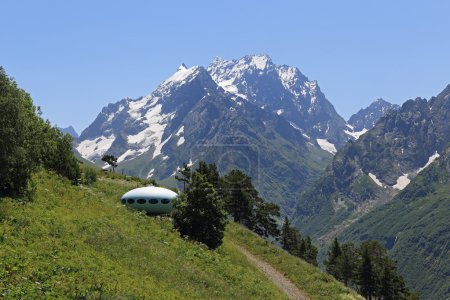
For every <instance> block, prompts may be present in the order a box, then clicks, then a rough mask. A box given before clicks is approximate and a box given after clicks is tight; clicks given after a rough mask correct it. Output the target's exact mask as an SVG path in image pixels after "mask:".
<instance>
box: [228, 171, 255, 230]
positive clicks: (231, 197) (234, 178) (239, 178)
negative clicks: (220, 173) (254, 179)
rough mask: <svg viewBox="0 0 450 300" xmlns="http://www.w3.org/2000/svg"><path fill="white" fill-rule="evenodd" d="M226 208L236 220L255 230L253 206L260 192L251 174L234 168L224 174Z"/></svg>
mask: <svg viewBox="0 0 450 300" xmlns="http://www.w3.org/2000/svg"><path fill="white" fill-rule="evenodd" d="M224 185H225V186H224V189H225V191H224V193H225V203H226V209H227V211H228V212H229V213H230V215H231V216H232V217H233V219H234V221H235V222H237V223H240V224H243V225H245V226H246V227H248V228H249V229H252V230H253V227H254V218H253V208H254V205H255V203H256V201H257V199H258V198H259V197H258V192H257V191H256V189H255V188H254V187H253V185H252V183H251V179H250V177H249V176H247V175H246V174H244V173H243V172H242V171H240V170H232V171H230V173H228V174H227V175H225V176H224Z"/></svg>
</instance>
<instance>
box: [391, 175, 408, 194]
mask: <svg viewBox="0 0 450 300" xmlns="http://www.w3.org/2000/svg"><path fill="white" fill-rule="evenodd" d="M410 182H411V180H410V179H409V178H408V174H403V175H402V176H400V177H399V178H397V183H396V184H395V185H393V186H392V187H393V188H394V189H397V190H400V191H401V190H403V189H404V188H405V187H406V186H407V185H408V184H409V183H410Z"/></svg>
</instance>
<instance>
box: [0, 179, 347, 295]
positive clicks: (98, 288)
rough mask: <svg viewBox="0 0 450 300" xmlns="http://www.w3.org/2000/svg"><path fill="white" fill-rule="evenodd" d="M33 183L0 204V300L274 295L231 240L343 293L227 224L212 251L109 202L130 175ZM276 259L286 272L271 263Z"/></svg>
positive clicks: (165, 223)
mask: <svg viewBox="0 0 450 300" xmlns="http://www.w3.org/2000/svg"><path fill="white" fill-rule="evenodd" d="M35 182H36V183H37V197H36V200H35V201H34V202H33V203H28V204H18V203H17V202H14V203H13V202H11V201H8V200H5V199H3V201H2V203H0V298H3V297H4V298H44V297H45V298H69V297H72V298H73V297H75V296H83V295H85V296H88V297H89V298H93V297H98V296H99V295H100V294H102V295H103V296H104V297H109V296H115V297H121V298H126V299H131V298H133V299H135V298H144V297H145V298H147V299H149V298H151V299H155V298H160V299H161V298H162V299H180V298H222V299H224V298H226V299H230V298H235V299H284V298H285V295H284V294H283V293H282V292H281V291H279V290H278V288H276V287H275V286H274V285H273V284H272V283H271V282H269V281H268V279H266V277H265V276H264V275H263V274H262V273H260V272H259V271H257V270H256V269H255V268H254V267H253V266H252V265H251V264H250V263H249V262H248V261H247V260H246V258H245V257H244V256H243V255H242V254H241V253H239V252H238V251H237V250H236V248H235V246H234V244H235V243H240V244H241V243H242V244H243V245H244V246H246V247H248V248H249V250H250V251H252V252H254V253H255V254H256V255H258V256H260V252H265V251H266V252H268V253H271V255H270V256H268V257H267V258H268V259H269V262H272V260H276V261H279V263H276V264H275V265H274V266H275V267H278V266H280V270H282V271H283V272H285V273H287V275H288V276H289V277H291V278H292V279H293V280H294V282H295V283H296V284H298V286H299V287H300V288H301V289H303V290H305V291H306V292H307V293H309V294H310V295H311V296H312V298H322V297H319V295H322V294H327V295H328V296H329V297H327V298H330V299H332V298H335V299H337V298H341V297H340V295H349V294H348V292H347V291H346V290H345V289H344V288H343V287H342V285H341V284H339V283H337V282H335V281H334V280H332V279H331V278H330V277H329V276H326V275H323V274H321V273H320V272H319V271H318V270H317V269H315V268H313V267H311V266H309V265H307V264H305V263H304V262H302V261H300V260H298V259H296V258H294V257H292V256H289V255H287V254H286V253H284V252H283V251H281V250H279V249H276V248H274V247H273V246H270V245H266V243H265V242H264V241H263V240H261V239H259V238H258V237H256V236H254V235H253V234H251V233H250V232H248V231H247V230H245V229H243V228H240V227H238V226H236V225H231V226H230V227H229V229H228V232H227V234H226V235H227V237H226V239H225V242H224V245H223V246H221V247H220V248H219V249H218V250H216V251H209V250H207V249H205V247H203V246H201V245H196V244H194V243H191V242H188V241H185V240H183V239H180V238H179V235H178V234H177V233H176V232H175V231H174V230H173V229H172V225H171V222H170V220H169V219H167V218H150V217H147V216H145V215H143V214H141V213H139V212H136V211H132V210H129V209H126V208H125V207H123V206H122V205H120V204H119V202H118V201H117V200H118V199H119V198H120V196H121V195H122V194H123V193H124V192H125V191H127V190H129V189H130V188H133V187H137V186H139V183H137V182H132V181H125V180H118V179H115V180H113V179H109V178H105V177H102V178H101V180H99V181H98V182H97V183H95V184H94V185H93V186H90V187H77V186H72V185H70V184H69V183H68V182H67V181H66V180H63V179H60V178H58V177H56V176H54V175H50V174H48V173H43V172H41V173H39V174H37V175H36V176H35ZM235 235H239V236H238V237H236V240H232V239H234V236H235ZM245 236H248V239H245V240H244V241H242V238H243V237H245ZM248 242H251V243H250V244H246V243H248ZM253 244H254V245H253ZM278 252H279V253H278ZM275 254H276V255H277V256H278V255H280V256H279V258H276V256H274V255H275ZM261 257H263V258H264V256H261ZM283 261H284V262H285V264H288V267H289V266H290V269H284V268H281V267H282V266H283V265H284V264H283V263H282V262H283ZM294 266H295V267H294ZM289 272H292V274H291V273H289ZM302 274H304V275H302ZM306 275H309V276H308V278H309V279H308V280H307V281H304V280H303V279H301V278H303V277H304V278H306V277H305V276H306ZM297 276H301V278H299V279H298V278H297ZM316 281H317V288H316V287H315V285H316V284H315V282H316Z"/></svg>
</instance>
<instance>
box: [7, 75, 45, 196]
mask: <svg viewBox="0 0 450 300" xmlns="http://www.w3.org/2000/svg"><path fill="white" fill-rule="evenodd" d="M0 107H1V110H2V111H1V114H2V117H1V118H0V197H2V196H11V197H14V196H21V195H24V194H25V193H26V190H27V184H28V181H29V180H30V178H31V173H32V172H33V171H34V170H35V169H36V168H37V166H38V164H39V147H38V144H37V143H36V140H35V139H33V137H34V136H35V134H36V128H35V127H34V126H33V125H34V124H35V122H36V121H37V119H38V117H37V115H36V108H35V107H34V106H33V102H32V100H31V97H30V96H29V95H28V94H27V93H25V92H24V91H23V90H21V89H19V88H18V87H17V85H16V83H15V82H14V81H13V80H12V79H11V78H9V77H8V76H7V75H6V73H5V71H4V69H3V68H1V67H0ZM36 150H37V151H36Z"/></svg>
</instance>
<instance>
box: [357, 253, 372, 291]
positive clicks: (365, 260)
mask: <svg viewBox="0 0 450 300" xmlns="http://www.w3.org/2000/svg"><path fill="white" fill-rule="evenodd" d="M359 285H360V291H361V294H362V295H363V296H364V297H366V299H368V300H372V297H373V296H374V294H375V290H376V282H375V275H374V272H373V265H372V259H371V257H370V254H369V249H368V248H367V247H365V248H364V249H363V252H362V262H361V267H360V273H359Z"/></svg>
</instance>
